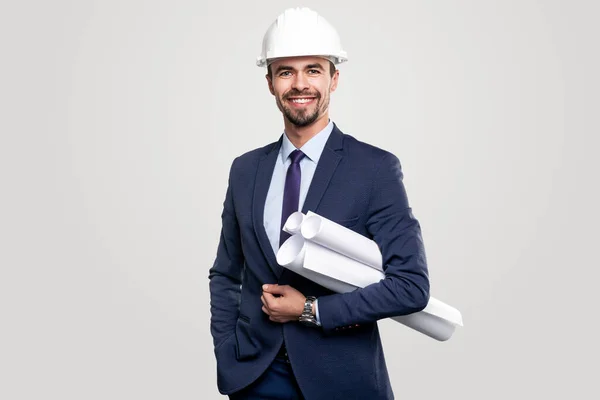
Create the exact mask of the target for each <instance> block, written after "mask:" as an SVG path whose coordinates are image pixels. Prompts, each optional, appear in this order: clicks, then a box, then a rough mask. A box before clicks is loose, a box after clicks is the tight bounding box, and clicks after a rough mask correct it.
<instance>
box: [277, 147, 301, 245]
mask: <svg viewBox="0 0 600 400" xmlns="http://www.w3.org/2000/svg"><path fill="white" fill-rule="evenodd" d="M304 156H305V154H304V153H303V152H301V151H300V150H294V151H292V152H291V153H290V159H291V160H292V163H291V164H290V166H289V167H288V170H287V176H286V177H285V188H284V190H283V207H282V210H281V211H282V212H281V228H283V225H285V222H286V221H287V219H288V218H289V216H290V215H291V214H292V213H295V212H296V211H298V204H299V202H300V178H301V172H300V160H302V158H304ZM289 237H290V234H289V233H287V232H284V231H281V232H280V236H279V246H281V245H282V244H283V242H285V241H286V239H287V238H289Z"/></svg>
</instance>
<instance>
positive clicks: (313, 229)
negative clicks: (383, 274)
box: [300, 212, 383, 271]
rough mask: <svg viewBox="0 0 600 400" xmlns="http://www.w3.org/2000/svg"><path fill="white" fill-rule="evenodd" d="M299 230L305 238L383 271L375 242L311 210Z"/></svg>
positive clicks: (379, 253)
mask: <svg viewBox="0 0 600 400" xmlns="http://www.w3.org/2000/svg"><path fill="white" fill-rule="evenodd" d="M300 232H301V233H302V236H303V237H304V239H306V240H310V241H311V242H313V243H317V244H320V245H321V246H323V247H326V248H328V249H330V250H333V251H335V252H337V253H340V254H343V255H345V256H346V257H350V258H352V259H354V260H356V261H358V262H361V263H363V264H366V265H368V266H370V267H372V268H375V269H378V270H379V271H383V266H382V261H381V252H380V251H379V247H377V243H375V242H374V241H373V240H371V239H369V238H367V237H365V236H363V235H360V234H358V233H356V232H354V231H353V230H351V229H348V228H346V227H345V226H342V225H340V224H338V223H335V222H333V221H330V220H328V219H327V218H324V217H322V216H320V215H317V214H315V213H312V212H311V213H309V214H307V216H306V218H305V219H304V222H302V226H301V228H300Z"/></svg>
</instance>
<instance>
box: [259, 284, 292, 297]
mask: <svg viewBox="0 0 600 400" xmlns="http://www.w3.org/2000/svg"><path fill="white" fill-rule="evenodd" d="M263 290H264V291H265V292H268V293H271V294H279V295H284V294H286V293H287V291H288V290H289V286H288V285H276V284H272V285H263Z"/></svg>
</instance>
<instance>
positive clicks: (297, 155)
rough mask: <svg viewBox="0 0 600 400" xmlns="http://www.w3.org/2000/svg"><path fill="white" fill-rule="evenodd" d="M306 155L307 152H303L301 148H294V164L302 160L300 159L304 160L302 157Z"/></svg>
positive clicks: (291, 154)
mask: <svg viewBox="0 0 600 400" xmlns="http://www.w3.org/2000/svg"><path fill="white" fill-rule="evenodd" d="M304 156H305V154H304V153H303V152H301V151H300V150H294V151H292V152H291V153H290V159H291V160H292V164H297V163H299V162H300V160H302V158H303V157H304Z"/></svg>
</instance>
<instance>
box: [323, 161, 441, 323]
mask: <svg viewBox="0 0 600 400" xmlns="http://www.w3.org/2000/svg"><path fill="white" fill-rule="evenodd" d="M379 171H380V172H379V174H378V175H377V177H376V178H375V179H374V184H373V190H372V192H371V196H372V197H371V202H370V205H369V209H368V210H367V215H368V218H367V223H366V229H367V232H368V234H370V236H371V237H372V238H373V240H374V241H375V242H376V243H377V245H378V247H379V249H380V251H381V253H382V264H383V268H384V272H385V278H384V279H382V280H381V281H379V282H377V283H374V284H372V285H369V286H367V287H365V288H361V289H357V290H355V291H353V292H350V293H344V294H333V295H329V296H324V297H321V298H319V314H320V319H321V324H322V326H323V329H324V330H326V331H328V330H332V329H335V328H338V327H347V326H353V325H355V324H367V323H372V322H375V321H377V320H379V319H383V318H388V317H392V316H399V315H406V314H411V313H414V312H418V311H421V310H422V309H424V308H425V307H426V306H427V303H428V302H429V277H428V268H427V261H426V257H425V249H424V244H423V239H422V235H421V228H420V225H419V222H418V221H417V219H416V218H415V217H414V216H413V214H412V210H411V208H410V207H409V205H408V198H407V196H406V193H405V189H404V185H403V184H402V172H401V169H400V164H399V161H398V159H397V158H396V157H393V156H388V157H386V158H384V159H383V160H382V163H381V166H380V170H379Z"/></svg>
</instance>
